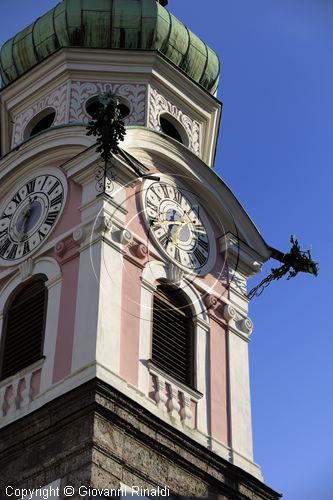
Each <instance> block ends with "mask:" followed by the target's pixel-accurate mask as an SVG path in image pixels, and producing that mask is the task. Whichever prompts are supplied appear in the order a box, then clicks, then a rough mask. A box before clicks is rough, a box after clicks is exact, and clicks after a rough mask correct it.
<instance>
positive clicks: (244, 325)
mask: <svg viewBox="0 0 333 500" xmlns="http://www.w3.org/2000/svg"><path fill="white" fill-rule="evenodd" d="M240 327H241V330H242V331H243V332H244V333H246V334H247V335H251V333H252V332H253V322H252V321H251V320H250V318H244V319H242V320H241V322H240Z"/></svg>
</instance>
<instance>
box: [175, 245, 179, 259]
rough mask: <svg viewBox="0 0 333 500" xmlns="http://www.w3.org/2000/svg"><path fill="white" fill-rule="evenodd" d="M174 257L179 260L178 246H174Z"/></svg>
mask: <svg viewBox="0 0 333 500" xmlns="http://www.w3.org/2000/svg"><path fill="white" fill-rule="evenodd" d="M175 259H176V260H177V261H178V262H180V251H179V248H177V247H176V248H175Z"/></svg>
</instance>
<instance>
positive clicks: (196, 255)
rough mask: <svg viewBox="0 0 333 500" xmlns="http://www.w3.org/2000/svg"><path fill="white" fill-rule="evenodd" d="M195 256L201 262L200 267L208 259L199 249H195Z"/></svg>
mask: <svg viewBox="0 0 333 500" xmlns="http://www.w3.org/2000/svg"><path fill="white" fill-rule="evenodd" d="M193 255H194V257H195V258H196V259H197V261H198V262H199V264H200V266H202V265H203V264H204V263H205V262H206V257H205V256H204V255H203V254H202V253H201V251H200V250H199V248H195V250H194V252H193Z"/></svg>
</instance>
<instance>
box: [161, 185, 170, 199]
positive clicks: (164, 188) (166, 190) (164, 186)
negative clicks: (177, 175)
mask: <svg viewBox="0 0 333 500" xmlns="http://www.w3.org/2000/svg"><path fill="white" fill-rule="evenodd" d="M161 188H162V190H163V193H164V196H165V197H166V198H169V197H170V195H169V191H168V186H167V185H166V184H161Z"/></svg>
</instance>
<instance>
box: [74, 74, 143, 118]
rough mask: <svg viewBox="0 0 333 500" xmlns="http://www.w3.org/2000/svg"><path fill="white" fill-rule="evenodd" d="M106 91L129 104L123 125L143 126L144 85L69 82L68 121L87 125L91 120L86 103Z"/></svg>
mask: <svg viewBox="0 0 333 500" xmlns="http://www.w3.org/2000/svg"><path fill="white" fill-rule="evenodd" d="M107 91H111V92H114V93H115V94H118V95H119V96H120V97H123V98H125V99H126V101H127V102H128V103H129V104H130V108H131V109H130V114H129V115H128V116H127V117H126V118H125V119H124V122H125V125H144V124H145V111H146V93H147V86H146V85H142V84H128V83H114V84H113V83H110V82H91V81H72V82H71V97H70V108H69V121H70V122H79V123H88V121H89V120H90V119H91V118H90V116H89V115H88V113H87V111H86V108H85V106H86V102H87V101H88V100H89V99H90V98H91V97H94V96H97V95H99V94H102V93H104V92H107Z"/></svg>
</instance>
